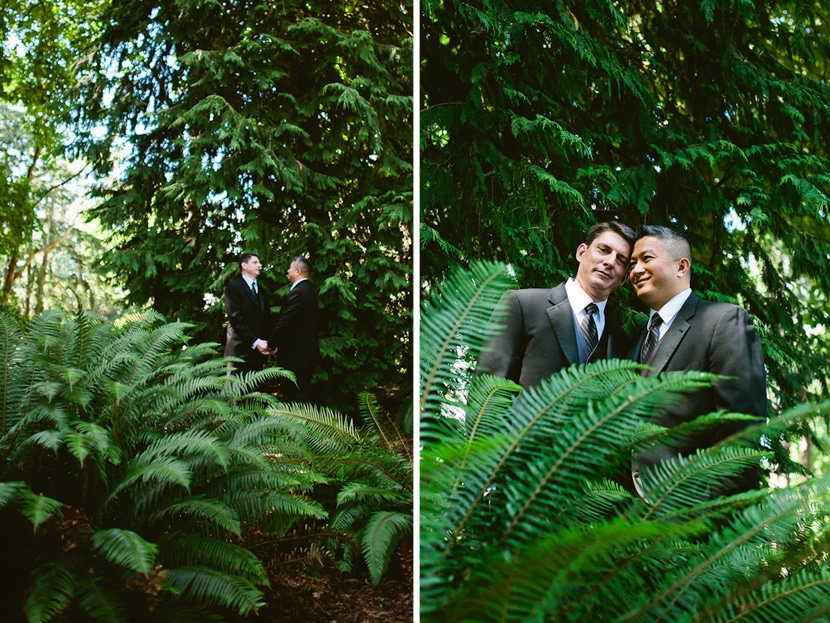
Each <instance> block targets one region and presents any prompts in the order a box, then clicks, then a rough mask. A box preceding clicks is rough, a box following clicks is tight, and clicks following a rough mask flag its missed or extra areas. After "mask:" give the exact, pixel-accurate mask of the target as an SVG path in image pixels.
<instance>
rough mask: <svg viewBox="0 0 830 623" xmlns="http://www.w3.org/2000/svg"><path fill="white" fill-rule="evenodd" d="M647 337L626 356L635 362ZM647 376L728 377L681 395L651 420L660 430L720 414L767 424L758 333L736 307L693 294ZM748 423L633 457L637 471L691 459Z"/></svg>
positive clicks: (642, 336)
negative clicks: (684, 373) (673, 373)
mask: <svg viewBox="0 0 830 623" xmlns="http://www.w3.org/2000/svg"><path fill="white" fill-rule="evenodd" d="M645 333H646V332H645V331H643V333H642V335H640V337H639V339H638V340H637V342H636V344H634V346H633V347H632V348H631V351H630V352H629V355H628V357H629V359H634V360H637V359H638V357H639V353H640V348H641V346H642V344H643V341H644V339H645ZM651 366H652V368H653V369H651V370H649V371H648V372H647V373H646V376H654V375H656V374H658V373H660V372H664V371H681V370H699V371H704V372H712V373H715V374H719V375H723V376H727V377H730V378H728V379H725V380H721V381H717V382H715V384H714V385H713V386H712V387H709V388H704V389H699V390H696V391H695V392H693V393H691V394H684V395H683V397H682V399H681V401H680V403H679V404H677V405H676V406H673V407H670V408H666V409H661V410H659V411H657V412H655V414H654V415H653V417H652V421H653V422H654V423H655V424H658V425H660V426H666V427H672V426H676V425H677V424H680V423H682V422H688V421H690V420H693V419H694V418H696V417H698V416H700V415H705V414H707V413H712V412H714V411H719V410H724V411H731V412H736V413H747V414H751V415H756V416H758V417H759V418H765V417H766V415H767V398H766V373H765V371H764V355H763V352H762V350H761V341H760V339H759V337H758V332H757V331H756V330H755V326H754V325H753V324H752V321H751V320H750V318H749V315H748V314H747V313H746V311H745V310H744V309H743V308H741V307H738V306H737V305H731V304H728V303H714V302H710V301H704V300H702V299H701V298H700V297H698V296H697V295H696V294H694V293H692V294H691V295H690V296H689V298H688V300H687V301H686V302H685V303H684V304H683V307H681V308H680V311H679V312H678V314H677V316H676V317H675V319H674V321H673V322H672V324H671V327H669V329H668V331H667V332H666V334H665V335H664V336H663V339H662V340H661V341H660V344H659V346H658V348H657V351H656V353H655V354H654V357H653V359H652V362H651ZM749 425H751V422H739V423H731V424H728V425H724V426H722V427H720V428H716V429H713V430H709V431H707V432H706V433H705V434H702V435H700V436H698V437H696V438H691V439H685V440H683V442H682V443H679V445H678V446H677V447H676V448H675V449H674V450H670V449H668V448H656V449H655V450H654V451H653V452H651V451H649V452H647V453H645V454H644V455H641V456H638V457H637V462H638V463H639V464H640V466H641V468H643V467H647V466H648V465H649V464H654V463H657V462H660V461H662V460H666V458H669V457H672V456H676V454H677V453H678V452H680V453H681V454H684V455H686V454H690V453H691V452H693V451H694V450H695V449H697V448H701V447H708V446H711V445H712V444H714V443H716V442H718V441H720V440H721V439H724V438H726V437H728V436H729V435H731V434H732V433H734V432H737V431H738V430H741V429H742V428H744V427H747V426H749Z"/></svg>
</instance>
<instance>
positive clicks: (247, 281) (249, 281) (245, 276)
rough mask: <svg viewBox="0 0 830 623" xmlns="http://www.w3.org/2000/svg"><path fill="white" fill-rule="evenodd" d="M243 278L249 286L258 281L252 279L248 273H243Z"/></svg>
mask: <svg viewBox="0 0 830 623" xmlns="http://www.w3.org/2000/svg"><path fill="white" fill-rule="evenodd" d="M242 278H243V279H244V280H245V283H247V284H248V287H249V288H250V287H251V284H252V283H253V282H254V281H256V279H251V278H250V277H249V276H248V275H242Z"/></svg>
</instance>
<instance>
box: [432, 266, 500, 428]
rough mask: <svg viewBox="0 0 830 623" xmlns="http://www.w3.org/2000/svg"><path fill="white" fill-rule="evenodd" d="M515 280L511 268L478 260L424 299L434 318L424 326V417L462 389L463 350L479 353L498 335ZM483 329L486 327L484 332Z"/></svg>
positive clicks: (472, 354) (471, 355) (454, 274)
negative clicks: (499, 310)
mask: <svg viewBox="0 0 830 623" xmlns="http://www.w3.org/2000/svg"><path fill="white" fill-rule="evenodd" d="M511 284H512V279H511V277H510V275H509V273H508V271H507V268H506V266H504V265H502V264H497V263H486V262H477V263H475V264H474V265H473V266H472V268H471V270H470V271H469V272H462V271H454V272H453V273H452V274H451V275H450V277H449V278H448V279H447V281H446V283H445V284H444V285H443V286H442V287H441V288H440V290H439V292H438V293H436V294H435V295H434V296H433V297H432V300H431V301H429V302H425V303H424V310H423V313H424V314H426V315H428V316H429V318H430V322H429V323H422V324H421V362H420V370H421V371H420V380H421V396H420V406H419V411H420V413H421V414H422V415H424V414H427V413H438V412H439V411H440V408H441V401H442V396H446V395H447V393H448V392H449V391H451V389H452V388H457V387H458V379H459V374H458V369H457V368H456V367H455V364H456V362H457V361H458V360H459V357H460V355H461V354H462V353H469V355H468V356H469V357H474V356H475V355H476V354H477V353H478V351H479V350H480V349H481V346H482V344H484V341H485V340H486V339H487V338H488V337H491V336H493V335H495V334H496V332H497V330H498V322H492V323H491V322H490V320H491V317H492V316H493V310H494V309H495V307H496V304H497V303H498V301H499V299H500V298H501V295H502V293H503V292H504V291H505V290H506V289H507V288H508V287H510V285H511ZM482 329H483V330H482Z"/></svg>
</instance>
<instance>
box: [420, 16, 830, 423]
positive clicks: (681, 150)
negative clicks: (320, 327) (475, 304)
mask: <svg viewBox="0 0 830 623" xmlns="http://www.w3.org/2000/svg"><path fill="white" fill-rule="evenodd" d="M422 7H423V24H422V33H423V38H422V45H421V55H422V58H423V60H422V65H421V68H422V86H423V101H422V115H421V126H422V137H421V141H422V145H423V152H422V154H423V156H422V165H421V166H422V172H421V177H422V184H423V188H422V195H421V210H422V219H423V220H422V222H423V231H422V240H423V246H424V248H423V250H422V253H423V255H422V263H421V266H422V270H423V272H424V274H425V276H426V278H427V280H428V281H430V282H435V281H436V280H437V279H438V278H439V277H440V276H441V275H442V274H444V271H445V267H447V266H452V265H453V264H457V263H459V262H461V263H465V262H469V261H470V260H471V259H474V258H489V259H500V260H504V261H508V262H510V263H511V264H512V265H513V266H514V267H515V268H516V269H518V271H519V273H520V283H521V284H522V285H524V286H546V285H554V284H556V283H558V282H559V281H560V280H561V279H562V278H564V277H565V276H568V275H570V274H571V273H572V271H573V267H574V262H573V260H572V257H573V253H574V251H575V249H576V247H577V245H578V244H579V243H580V242H581V241H582V236H583V234H584V232H585V231H586V230H587V228H588V227H589V226H590V225H591V224H593V223H594V222H596V221H601V220H609V219H613V218H618V219H620V220H622V221H624V222H626V223H627V224H629V225H634V226H636V225H637V224H639V223H652V224H666V225H672V226H674V227H677V228H679V229H681V230H683V231H684V232H685V233H686V234H687V235H688V236H689V238H690V239H691V242H692V245H693V248H694V250H695V251H694V262H695V271H696V278H695V280H694V281H693V284H692V287H693V288H695V289H696V290H698V291H699V292H701V293H702V294H703V295H704V296H705V297H706V298H710V299H724V300H729V301H732V302H736V303H739V304H741V305H742V306H744V307H746V308H747V309H748V311H749V312H750V313H751V314H753V315H754V316H755V318H756V320H757V324H758V326H759V329H760V332H761V335H762V341H763V345H764V354H765V357H766V360H767V363H768V366H769V382H770V385H771V388H772V391H773V393H774V400H773V401H772V403H771V404H772V407H773V410H774V411H775V412H780V411H781V410H782V409H784V408H786V407H788V406H792V405H793V404H795V403H797V402H799V401H802V400H804V399H805V398H809V397H819V396H826V395H827V389H828V388H827V378H828V375H830V363H828V357H827V352H828V343H827V337H826V333H825V331H824V327H826V326H827V324H828V311H830V307H828V301H827V297H826V295H825V293H826V292H827V291H828V289H830V272H828V271H827V270H826V263H827V258H828V257H830V221H828V214H827V207H828V191H830V186H829V185H828V177H827V173H826V172H827V170H828V165H830V162H828V158H827V156H828V154H827V149H826V145H825V143H824V136H826V134H827V131H828V129H829V128H830V105H828V104H830V91H829V90H828V87H827V85H826V82H825V80H824V76H825V71H826V62H827V61H826V59H827V57H828V52H830V49H829V48H828V41H827V38H826V37H825V36H823V34H822V28H823V24H826V23H827V20H828V17H830V5H829V4H828V3H827V2H759V1H758V2H755V1H750V2H727V1H725V0H724V1H719V0H715V1H700V2H679V1H676V2H649V1H628V2H622V3H620V2H611V1H609V0H588V1H586V2H579V3H570V4H567V3H564V2H560V1H555V2H538V1H533V0H531V1H530V2H524V1H523V2H517V1H515V0H484V1H482V2H473V3H466V2H465V3H462V2H458V1H457V0H425V2H424V3H423V4H422ZM615 296H618V297H620V298H621V299H623V300H624V302H625V303H626V304H627V305H628V306H629V307H630V308H631V310H632V313H631V314H630V315H629V319H628V322H629V328H630V329H632V330H633V329H636V324H638V323H641V322H643V321H644V316H643V315H642V314H635V313H634V312H633V310H637V309H642V308H641V306H639V304H638V303H637V302H636V300H635V298H634V297H633V295H632V293H631V291H630V289H628V288H627V287H623V288H622V289H621V290H620V291H619V292H618V293H617V294H616V295H615Z"/></svg>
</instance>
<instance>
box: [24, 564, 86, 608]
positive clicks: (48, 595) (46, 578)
mask: <svg viewBox="0 0 830 623" xmlns="http://www.w3.org/2000/svg"><path fill="white" fill-rule="evenodd" d="M34 578H35V581H34V584H33V585H32V592H31V593H30V594H29V596H28V597H27V598H26V603H25V604H24V606H23V610H24V612H25V613H26V618H27V620H28V621H31V622H32V623H46V622H47V621H51V620H53V619H54V618H55V617H56V616H57V615H58V614H59V613H60V612H62V611H63V610H65V609H66V608H67V607H68V606H69V604H70V603H71V601H72V599H73V598H74V597H75V591H76V590H77V587H76V578H75V572H74V571H73V570H72V569H71V568H69V567H68V566H67V565H66V564H65V563H64V562H61V561H57V562H55V563H47V564H46V565H44V566H42V567H40V568H39V569H37V571H36V572H35V574H34Z"/></svg>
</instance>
